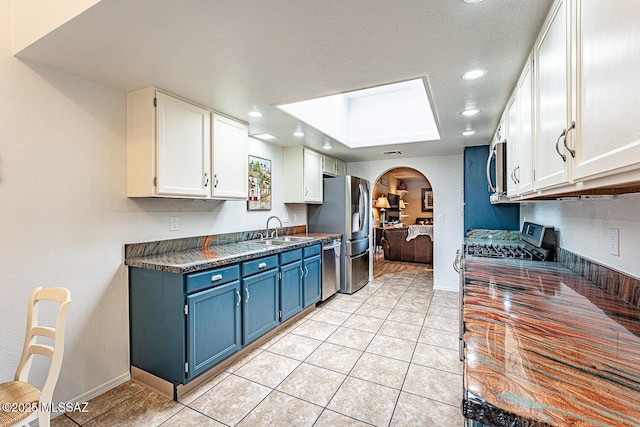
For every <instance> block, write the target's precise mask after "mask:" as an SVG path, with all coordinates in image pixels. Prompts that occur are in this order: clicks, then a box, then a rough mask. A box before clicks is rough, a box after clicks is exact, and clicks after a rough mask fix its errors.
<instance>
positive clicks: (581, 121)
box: [568, 0, 640, 184]
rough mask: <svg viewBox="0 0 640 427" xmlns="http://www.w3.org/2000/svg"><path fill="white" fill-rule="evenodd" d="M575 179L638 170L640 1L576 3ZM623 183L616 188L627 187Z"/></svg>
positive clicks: (576, 0)
mask: <svg viewBox="0 0 640 427" xmlns="http://www.w3.org/2000/svg"><path fill="white" fill-rule="evenodd" d="M572 4H573V5H574V8H573V13H574V14H575V18H574V19H575V22H576V23H577V25H576V64H575V67H576V69H575V74H576V76H577V80H576V97H575V102H576V108H575V113H576V117H575V122H576V129H575V132H571V133H569V136H571V141H570V142H568V144H569V146H570V147H573V148H574V150H575V158H574V159H573V170H572V177H573V179H574V181H580V180H586V179H592V178H597V177H598V176H603V175H609V174H614V173H618V172H624V171H626V170H631V169H638V168H639V167H640V120H638V117H637V115H638V112H639V111H640V96H638V95H639V94H640V79H639V78H638V76H639V75H640V1H638V0H616V1H611V0H573V2H572ZM624 181H625V180H624V179H623V180H622V181H621V182H618V184H622V183H624Z"/></svg>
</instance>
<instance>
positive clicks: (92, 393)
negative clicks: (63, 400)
mask: <svg viewBox="0 0 640 427" xmlns="http://www.w3.org/2000/svg"><path fill="white" fill-rule="evenodd" d="M130 379H131V373H130V372H125V373H124V374H122V375H119V376H117V377H115V378H114V379H112V380H111V381H107V382H106V383H104V384H100V385H99V386H97V387H94V388H93V389H91V390H89V391H87V392H86V393H82V394H81V395H80V396H78V397H76V398H73V399H71V400H70V402H88V401H89V400H91V399H93V398H94V397H96V396H99V395H101V394H102V393H106V392H107V391H109V390H111V389H112V388H115V387H117V386H119V385H120V384H123V383H126V382H127V381H129V380H130Z"/></svg>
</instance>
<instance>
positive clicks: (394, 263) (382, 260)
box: [371, 167, 434, 277]
mask: <svg viewBox="0 0 640 427" xmlns="http://www.w3.org/2000/svg"><path fill="white" fill-rule="evenodd" d="M371 195H372V214H373V223H372V230H373V234H372V237H373V257H372V258H373V276H374V277H379V276H381V275H382V274H386V273H394V272H400V271H411V270H421V271H425V270H427V271H433V242H432V239H433V219H434V215H433V212H434V211H433V209H434V203H433V202H434V198H433V188H432V185H431V183H430V182H429V179H428V178H427V177H426V176H425V175H424V174H423V173H422V172H420V171H418V170H416V169H413V168H410V167H394V168H392V169H389V170H387V171H385V172H384V173H382V174H381V175H380V176H378V177H377V179H376V180H375V181H374V182H372V188H371ZM414 225H419V227H413V226H414ZM409 226H412V227H411V228H409ZM385 229H389V230H388V231H385ZM425 234H426V235H425ZM429 234H430V236H428V235H429ZM383 235H384V236H385V238H384V240H383ZM407 239H409V240H407Z"/></svg>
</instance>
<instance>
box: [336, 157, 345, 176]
mask: <svg viewBox="0 0 640 427" xmlns="http://www.w3.org/2000/svg"><path fill="white" fill-rule="evenodd" d="M346 174H347V164H346V163H345V162H343V161H342V160H336V175H337V176H344V175H346Z"/></svg>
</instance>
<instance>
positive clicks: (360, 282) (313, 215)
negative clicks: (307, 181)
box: [307, 175, 371, 294]
mask: <svg viewBox="0 0 640 427" xmlns="http://www.w3.org/2000/svg"><path fill="white" fill-rule="evenodd" d="M323 185H324V194H323V202H322V204H321V205H309V206H308V207H307V212H308V221H307V224H308V228H309V232H318V233H340V234H342V250H341V251H340V254H341V257H342V259H341V263H340V292H342V293H346V294H352V293H354V292H355V291H357V290H358V289H360V288H362V287H363V286H364V285H366V284H367V282H368V281H369V217H370V216H371V212H370V211H369V209H370V205H371V197H370V193H369V181H367V180H366V179H362V178H357V177H355V176H351V175H346V176H337V177H335V178H324V180H323Z"/></svg>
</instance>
